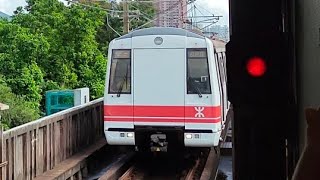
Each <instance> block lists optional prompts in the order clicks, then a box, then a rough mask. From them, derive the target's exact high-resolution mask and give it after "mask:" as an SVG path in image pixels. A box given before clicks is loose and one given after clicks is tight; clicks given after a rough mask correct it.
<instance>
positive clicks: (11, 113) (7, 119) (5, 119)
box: [0, 75, 39, 130]
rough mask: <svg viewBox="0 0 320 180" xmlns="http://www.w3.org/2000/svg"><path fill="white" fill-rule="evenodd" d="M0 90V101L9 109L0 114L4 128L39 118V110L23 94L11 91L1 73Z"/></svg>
mask: <svg viewBox="0 0 320 180" xmlns="http://www.w3.org/2000/svg"><path fill="white" fill-rule="evenodd" d="M0 92H1V93H0V102H2V103H5V104H7V105H9V106H10V109H9V110H7V111H4V112H2V115H1V117H2V118H1V124H2V125H3V127H4V129H5V130H6V129H9V128H12V127H15V126H19V125H21V124H24V123H27V122H30V121H33V120H35V119H38V118H39V112H38V111H37V110H36V109H35V108H34V106H33V103H32V102H29V101H27V100H26V99H25V98H24V97H23V96H17V95H15V94H14V93H12V91H11V89H10V88H9V87H8V86H7V84H6V83H5V80H4V79H3V76H1V75H0Z"/></svg>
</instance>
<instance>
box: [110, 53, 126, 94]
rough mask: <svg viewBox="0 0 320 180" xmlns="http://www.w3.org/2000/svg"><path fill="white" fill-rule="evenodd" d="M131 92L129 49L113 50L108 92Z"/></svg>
mask: <svg viewBox="0 0 320 180" xmlns="http://www.w3.org/2000/svg"><path fill="white" fill-rule="evenodd" d="M118 93H119V94H120V93H121V94H131V51H130V50H113V51H112V59H111V67H110V75H109V94H118Z"/></svg>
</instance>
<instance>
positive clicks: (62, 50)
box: [12, 0, 106, 98]
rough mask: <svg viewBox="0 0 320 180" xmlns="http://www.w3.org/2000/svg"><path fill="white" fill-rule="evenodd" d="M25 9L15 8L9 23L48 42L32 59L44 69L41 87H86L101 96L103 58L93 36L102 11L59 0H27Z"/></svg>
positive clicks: (101, 17) (94, 96)
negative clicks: (25, 29)
mask: <svg viewBox="0 0 320 180" xmlns="http://www.w3.org/2000/svg"><path fill="white" fill-rule="evenodd" d="M25 10H27V11H28V13H24V12H23V10H21V8H20V9H18V10H17V11H16V15H15V16H14V18H13V20H12V22H13V23H14V24H18V25H20V26H22V27H23V28H27V29H29V31H30V32H32V34H35V35H36V36H38V37H44V38H45V40H46V42H47V44H48V45H49V46H48V48H47V49H44V50H45V51H44V52H43V53H42V55H41V58H37V59H36V61H35V62H36V63H37V64H38V65H39V66H40V69H41V70H42V71H43V72H44V73H43V75H44V83H45V84H44V85H43V88H44V89H43V90H44V91H45V90H49V89H47V88H49V87H51V85H53V86H54V87H56V86H57V85H58V87H59V88H60V89H74V88H78V87H83V86H87V87H89V88H90V90H91V95H92V98H97V97H101V96H102V95H103V87H104V78H105V66H106V59H105V58H104V56H103V53H101V51H100V50H99V48H98V43H97V42H96V39H95V37H96V34H97V30H98V28H100V27H101V26H102V25H103V17H104V15H105V13H104V12H103V11H100V10H98V9H94V8H86V7H82V6H78V5H71V6H70V7H66V6H64V5H63V3H61V2H59V1H58V0H49V1H48V0H28V1H27V6H26V8H25ZM44 47H45V46H44ZM48 83H49V85H48ZM50 84H51V85H50Z"/></svg>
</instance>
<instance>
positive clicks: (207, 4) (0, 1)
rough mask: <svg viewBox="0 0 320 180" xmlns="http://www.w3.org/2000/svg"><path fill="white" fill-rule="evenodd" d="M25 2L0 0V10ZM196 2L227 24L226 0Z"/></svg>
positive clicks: (199, 0) (6, 10)
mask: <svg viewBox="0 0 320 180" xmlns="http://www.w3.org/2000/svg"><path fill="white" fill-rule="evenodd" d="M61 1H62V0H61ZM25 4H26V2H25V0H0V11H2V12H4V13H6V14H8V15H12V14H13V11H14V10H15V9H16V8H17V7H18V6H24V5H25ZM196 4H198V5H199V6H201V7H204V8H205V9H207V10H208V11H210V12H212V13H213V14H215V15H222V16H223V17H222V18H221V20H220V21H219V22H218V23H217V24H221V25H228V23H229V20H228V19H229V17H228V12H229V8H228V0H196Z"/></svg>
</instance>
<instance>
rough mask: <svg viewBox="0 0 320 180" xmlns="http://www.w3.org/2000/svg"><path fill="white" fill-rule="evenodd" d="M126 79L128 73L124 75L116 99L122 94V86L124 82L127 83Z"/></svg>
mask: <svg viewBox="0 0 320 180" xmlns="http://www.w3.org/2000/svg"><path fill="white" fill-rule="evenodd" d="M127 79H128V71H127V73H126V75H124V76H123V79H122V82H121V84H120V87H119V89H118V93H117V97H120V96H121V93H122V90H123V85H124V83H125V82H127Z"/></svg>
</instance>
